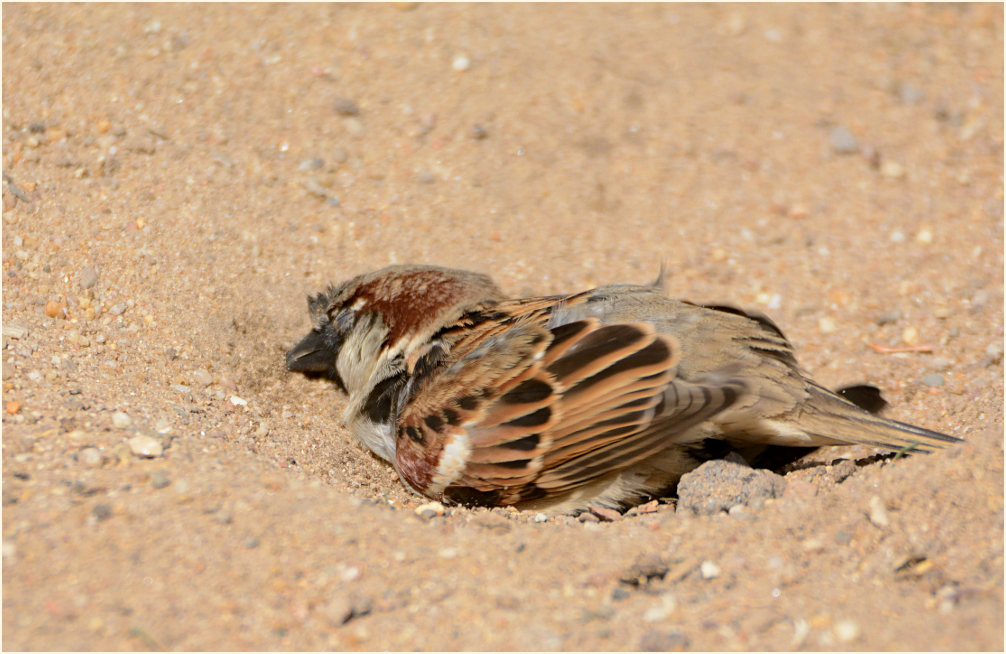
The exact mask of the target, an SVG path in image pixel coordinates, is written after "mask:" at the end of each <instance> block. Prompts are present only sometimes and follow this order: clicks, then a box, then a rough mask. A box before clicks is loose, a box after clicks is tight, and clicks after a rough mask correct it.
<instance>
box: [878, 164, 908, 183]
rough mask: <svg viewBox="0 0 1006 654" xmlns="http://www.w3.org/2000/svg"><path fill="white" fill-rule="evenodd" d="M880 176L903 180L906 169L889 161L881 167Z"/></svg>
mask: <svg viewBox="0 0 1006 654" xmlns="http://www.w3.org/2000/svg"><path fill="white" fill-rule="evenodd" d="M880 174H881V175H883V176H884V177H887V178H888V179H901V178H902V177H904V176H905V167H904V166H902V165H901V164H899V163H898V162H897V161H891V160H887V161H885V162H884V163H882V164H881V165H880Z"/></svg>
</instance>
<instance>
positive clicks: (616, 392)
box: [287, 265, 959, 513]
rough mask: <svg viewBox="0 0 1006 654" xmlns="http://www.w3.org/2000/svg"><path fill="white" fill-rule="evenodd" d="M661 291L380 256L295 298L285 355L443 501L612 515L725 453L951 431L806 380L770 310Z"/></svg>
mask: <svg viewBox="0 0 1006 654" xmlns="http://www.w3.org/2000/svg"><path fill="white" fill-rule="evenodd" d="M662 290H663V289H662V278H661V279H658V282H657V283H654V284H651V285H647V286H637V285H627V284H626V285H612V286H604V287H601V288H596V289H593V290H589V291H584V292H582V293H576V294H573V295H565V296H558V295H556V296H547V297H534V298H526V299H508V298H507V297H506V296H505V295H504V294H503V293H502V292H501V291H500V290H499V289H498V288H497V287H496V286H495V284H493V282H492V281H491V280H490V279H489V278H488V277H486V276H484V275H480V274H477V273H473V272H467V271H462V270H452V269H448V268H439V267H434V266H417V265H407V266H391V267H388V268H384V269H383V270H378V271H376V272H372V273H368V274H365V275H360V276H358V277H355V278H353V279H351V280H349V281H347V282H345V283H343V284H341V285H339V286H332V287H330V288H329V289H328V292H326V293H321V294H320V295H318V296H316V297H313V298H309V300H308V308H309V311H310V314H311V317H312V320H313V325H314V327H313V329H312V330H311V332H310V333H309V334H308V335H307V336H306V337H305V338H304V339H303V340H302V341H301V342H300V343H299V344H298V345H297V346H295V347H294V348H293V349H292V350H290V352H289V353H288V354H287V367H288V368H289V369H290V370H294V371H299V372H302V373H305V374H308V375H311V376H322V377H326V378H328V379H330V380H332V381H333V382H335V384H336V385H337V386H338V387H339V388H340V389H341V390H342V391H343V392H345V393H347V394H348V395H349V405H348V406H347V408H346V411H345V414H344V420H345V422H346V424H347V426H348V427H349V429H350V431H351V432H352V433H353V435H354V436H355V437H356V438H357V439H359V440H360V441H361V442H362V443H363V444H364V445H365V446H366V447H368V448H369V449H370V450H371V451H372V452H374V454H376V455H377V456H379V457H381V458H382V459H384V460H385V461H387V462H389V463H391V464H392V465H393V466H394V467H395V470H397V471H398V474H399V476H400V477H401V479H402V481H403V482H404V483H405V484H406V485H407V486H408V487H410V488H412V489H413V490H415V491H416V492H418V493H420V494H422V495H425V496H427V497H430V498H433V499H437V500H441V501H444V502H446V503H457V504H466V505H484V506H485V505H488V506H496V505H516V506H517V507H518V508H529V509H534V510H547V511H549V512H550V513H571V512H572V513H575V512H577V511H581V510H584V509H587V508H590V507H591V506H597V507H604V508H616V509H624V508H626V507H628V506H631V505H633V504H635V503H639V502H641V501H645V500H647V499H650V498H652V497H655V496H659V495H660V494H661V493H664V492H666V491H668V490H670V489H673V488H674V486H675V485H676V484H677V482H678V479H679V478H680V477H681V475H682V474H684V473H686V472H688V471H689V470H692V469H693V468H695V467H696V466H698V465H699V464H700V463H702V462H703V461H704V460H707V459H709V458H714V457H716V456H724V455H726V454H727V453H729V452H731V451H735V452H738V453H740V454H741V455H742V456H744V457H745V458H748V459H749V460H750V459H752V458H754V457H756V456H757V455H758V454H759V453H760V452H762V451H764V450H765V449H766V447H772V446H776V449H784V448H807V447H817V446H821V445H842V444H855V443H860V444H866V445H873V446H879V447H884V448H888V449H891V450H900V449H906V448H909V449H911V448H914V450H918V451H929V450H932V449H933V448H940V447H943V446H944V445H946V444H947V443H953V442H957V441H958V440H959V439H957V438H954V437H952V436H948V435H946V434H941V433H939V432H935V431H930V430H928V429H924V428H922V427H916V426H914V425H909V424H906V423H902V422H897V421H894V420H888V419H885V418H881V417H879V416H876V415H874V414H873V413H871V411H875V410H877V409H879V408H881V407H882V406H883V404H884V402H883V400H881V399H880V397H879V392H877V391H876V389H873V388H872V387H868V386H857V387H850V388H848V389H843V391H840V392H838V393H835V392H832V391H830V390H828V389H826V388H824V387H823V386H821V385H819V384H817V383H816V382H814V381H813V380H812V379H810V377H809V376H807V374H806V373H805V372H804V371H803V370H802V369H801V368H800V367H799V366H798V365H797V362H796V359H795V358H794V355H793V348H792V346H791V345H790V343H789V341H788V340H786V337H785V336H784V335H783V333H782V331H781V330H780V329H779V328H778V327H777V326H776V325H775V324H774V323H773V322H772V321H771V320H769V319H768V318H767V317H765V316H763V315H761V314H757V313H751V312H746V311H741V310H738V309H734V308H732V307H727V306H713V305H708V306H707V305H700V304H695V303H692V302H687V301H682V300H674V299H670V298H668V297H665V296H664V294H663V292H662ZM778 446H783V448H779V447H778ZM797 451H798V452H803V451H804V450H797Z"/></svg>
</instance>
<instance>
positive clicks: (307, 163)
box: [297, 157, 325, 172]
mask: <svg viewBox="0 0 1006 654" xmlns="http://www.w3.org/2000/svg"><path fill="white" fill-rule="evenodd" d="M324 166H325V161H324V160H323V159H321V158H319V157H315V158H314V159H304V160H303V161H301V162H300V164H299V165H298V166H297V169H298V170H300V171H301V172H308V171H311V170H318V169H319V168H323V167H324Z"/></svg>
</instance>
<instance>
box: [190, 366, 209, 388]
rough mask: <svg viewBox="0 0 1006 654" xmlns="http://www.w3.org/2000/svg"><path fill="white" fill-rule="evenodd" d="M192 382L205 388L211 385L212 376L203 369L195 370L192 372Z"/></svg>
mask: <svg viewBox="0 0 1006 654" xmlns="http://www.w3.org/2000/svg"><path fill="white" fill-rule="evenodd" d="M192 381H194V382H195V383H196V384H198V385H199V386H203V387H206V386H209V385H210V384H212V383H213V375H211V374H210V371H209V370H206V369H205V368H196V369H195V370H193V371H192Z"/></svg>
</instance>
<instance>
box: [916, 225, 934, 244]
mask: <svg viewBox="0 0 1006 654" xmlns="http://www.w3.org/2000/svg"><path fill="white" fill-rule="evenodd" d="M915 241H916V242H917V243H921V244H922V245H929V244H930V243H932V242H933V230H931V229H929V228H928V227H923V228H922V229H920V230H919V232H918V233H917V234H916V235H915Z"/></svg>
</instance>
